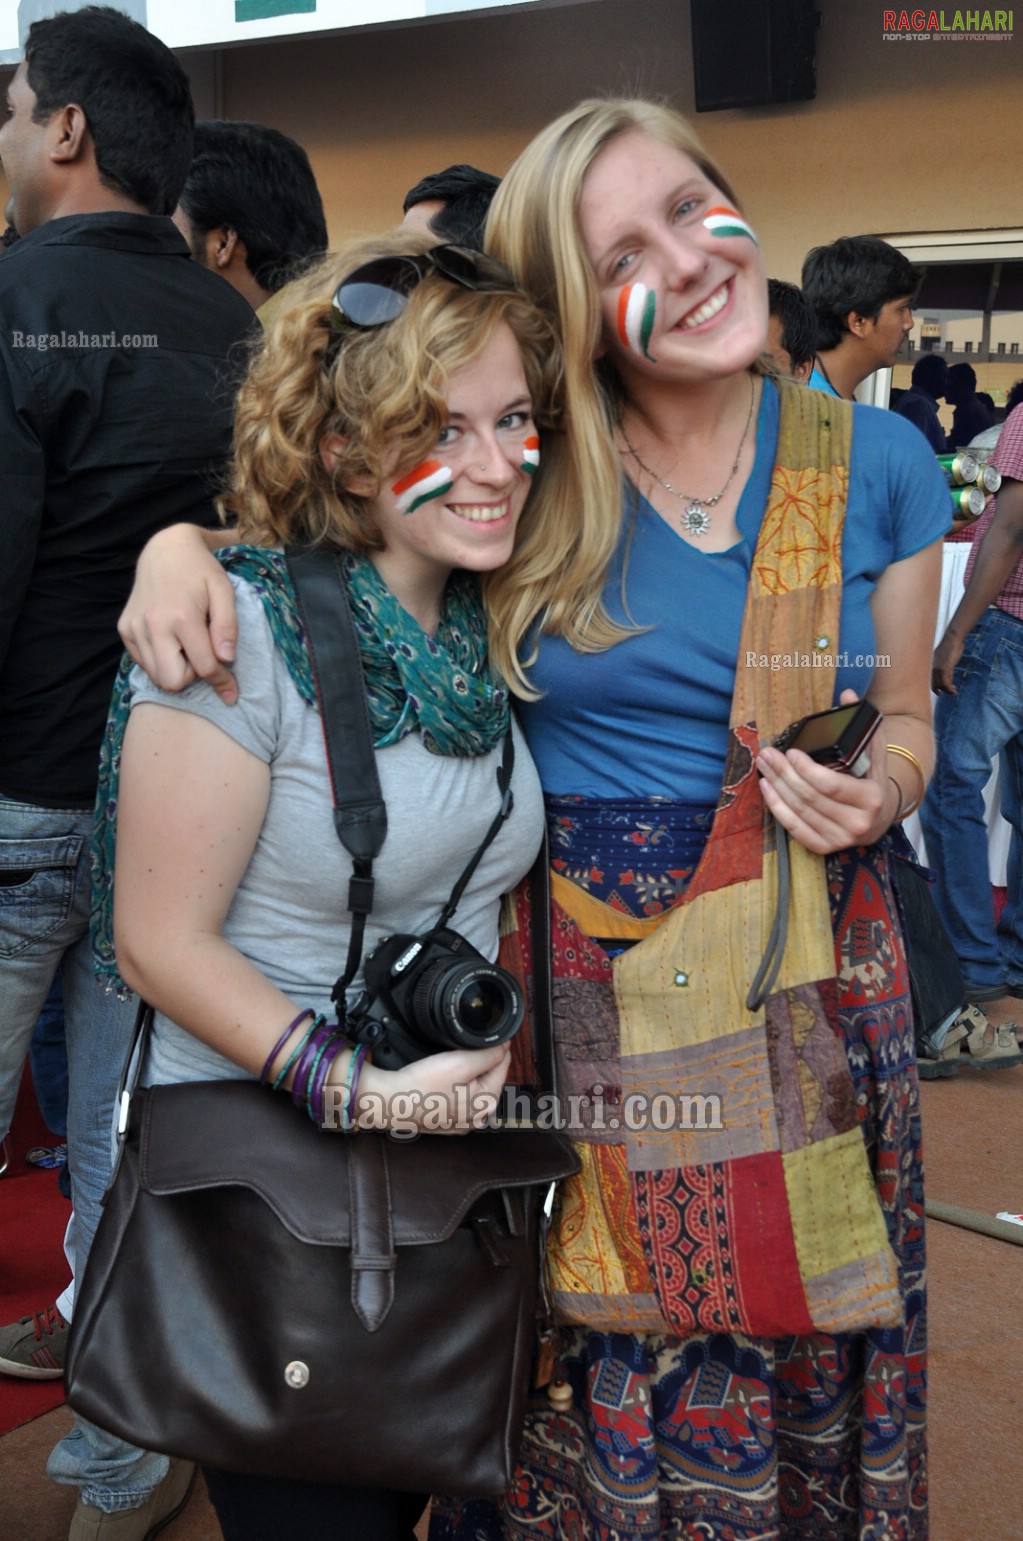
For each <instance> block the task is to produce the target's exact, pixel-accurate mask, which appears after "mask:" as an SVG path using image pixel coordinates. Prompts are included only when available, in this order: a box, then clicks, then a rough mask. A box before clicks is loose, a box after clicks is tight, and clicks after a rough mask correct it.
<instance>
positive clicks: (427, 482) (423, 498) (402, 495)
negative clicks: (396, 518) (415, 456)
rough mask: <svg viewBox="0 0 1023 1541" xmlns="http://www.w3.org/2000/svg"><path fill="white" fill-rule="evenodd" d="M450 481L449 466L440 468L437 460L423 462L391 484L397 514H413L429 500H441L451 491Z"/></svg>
mask: <svg viewBox="0 0 1023 1541" xmlns="http://www.w3.org/2000/svg"><path fill="white" fill-rule="evenodd" d="M451 480H452V478H451V467H450V466H442V465H441V463H440V461H439V460H424V461H423V462H422V464H421V465H417V466H416V467H415V468H414V469H413V470H411V471H409V473H408V475H407V476H403V477H402V478H401V480H400V481H397V482H394V483H393V485H392V487H391V491H392V493H393V494H394V496H395V498H396V499H397V502H398V512H399V513H400V514H414V513H415V511H416V509H417V508H419V507H420V506H421V504H423V503H429V501H430V499H431V498H442V497H443V496H444V494H445V493H446V492H450V491H451Z"/></svg>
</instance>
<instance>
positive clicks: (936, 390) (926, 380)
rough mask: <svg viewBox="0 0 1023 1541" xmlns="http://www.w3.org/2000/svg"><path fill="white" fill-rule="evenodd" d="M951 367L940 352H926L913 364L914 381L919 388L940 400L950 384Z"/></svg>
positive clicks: (934, 398)
mask: <svg viewBox="0 0 1023 1541" xmlns="http://www.w3.org/2000/svg"><path fill="white" fill-rule="evenodd" d="M948 376H949V367H948V365H947V364H946V362H945V360H944V359H943V358H942V356H941V354H940V353H925V354H924V355H923V357H922V358H919V359H917V361H916V363H915V364H914V365H913V373H912V377H911V378H912V381H913V384H914V385H915V386H916V388H917V389H918V390H921V391H926V393H927V395H928V396H930V397H932V399H933V400H934V401H940V400H941V398H942V396H944V394H945V391H946V389H947V386H948Z"/></svg>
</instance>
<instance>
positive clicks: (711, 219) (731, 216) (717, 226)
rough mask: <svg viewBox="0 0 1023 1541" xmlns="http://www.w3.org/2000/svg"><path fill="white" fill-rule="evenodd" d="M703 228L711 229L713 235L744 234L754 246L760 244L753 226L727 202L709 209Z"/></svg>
mask: <svg viewBox="0 0 1023 1541" xmlns="http://www.w3.org/2000/svg"><path fill="white" fill-rule="evenodd" d="M703 228H704V229H705V230H709V231H710V233H711V235H721V236H733V235H744V236H746V237H747V239H748V240H750V241H752V242H753V245H754V246H759V245H760V242H759V241H758V240H757V238H756V236H755V235H754V234H753V226H752V225H748V224H747V223H746V221H745V220H744V219H743V217H742V215H741V214H740V213H739V211H738V209H733V208H731V207H730V206H729V205H728V204H727V203H720V204H718V206H717V208H714V209H708V210H707V213H706V214H705V216H704V220H703Z"/></svg>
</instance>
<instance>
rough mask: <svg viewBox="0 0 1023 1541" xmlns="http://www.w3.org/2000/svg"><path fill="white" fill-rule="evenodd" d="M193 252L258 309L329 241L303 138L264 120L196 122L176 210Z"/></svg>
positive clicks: (181, 227)
mask: <svg viewBox="0 0 1023 1541" xmlns="http://www.w3.org/2000/svg"><path fill="white" fill-rule="evenodd" d="M174 223H175V224H176V225H177V227H178V229H179V230H180V231H181V233H182V235H183V236H184V237H185V239H186V241H187V242H188V244H189V246H190V247H191V250H192V256H193V257H194V258H195V260H196V261H197V262H199V263H201V264H202V266H203V267H207V268H211V269H212V270H213V271H214V272H217V273H220V275H221V276H222V277H223V278H226V279H227V281H228V283H230V284H233V286H234V287H235V288H236V289H237V290H238V291H239V293H240V294H242V295H244V297H245V298H246V299H247V300H248V301H249V303H250V304H251V305H252V307H253V309H254V310H258V308H259V307H260V306H261V305H262V304H264V302H265V301H266V300H267V299H269V297H270V295H271V294H276V292H277V290H278V289H280V288H282V287H283V286H284V285H285V284H286V283H287V282H288V280H289V279H290V278H293V277H294V275H295V273H296V272H297V271H298V270H299V269H300V268H301V267H302V266H303V264H304V263H306V262H307V261H308V260H309V259H310V258H312V257H315V256H318V255H319V254H320V253H321V252H324V251H326V249H327V225H326V221H325V219H324V217H323V204H322V202H321V200H320V194H319V190H318V189H317V186H316V179H315V177H314V176H313V171H312V167H311V166H310V164H309V157H308V156H307V155H306V153H305V151H304V150H303V149H302V146H301V145H299V144H296V143H295V141H294V140H293V139H289V138H288V136H287V134H281V133H279V132H278V131H277V129H274V128H265V127H264V126H263V125H262V124H260V123H222V122H209V123H197V124H196V127H195V149H194V153H193V156H192V163H191V165H190V166H189V168H188V175H187V177H186V179H185V185H184V188H183V190H182V193H181V198H180V200H179V202H178V206H177V208H176V209H175V211H174Z"/></svg>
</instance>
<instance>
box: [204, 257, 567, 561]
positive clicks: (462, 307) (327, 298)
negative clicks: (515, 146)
mask: <svg viewBox="0 0 1023 1541" xmlns="http://www.w3.org/2000/svg"><path fill="white" fill-rule="evenodd" d="M436 244H437V242H436V240H435V239H431V238H429V237H428V236H426V235H417V234H415V233H413V232H411V231H408V230H402V231H395V232H394V233H393V234H389V235H385V236H378V237H376V238H375V239H373V240H372V241H361V242H359V243H355V244H352V245H349V246H348V247H346V248H345V249H344V250H343V251H341V252H339V253H335V254H331V255H330V256H328V257H325V258H324V259H323V260H322V261H321V262H319V263H318V264H317V265H316V266H315V267H314V268H313V269H312V270H311V271H310V272H308V273H307V274H305V275H304V276H303V277H302V278H300V279H298V280H297V281H296V282H295V283H293V284H290V285H289V286H288V289H287V297H286V300H285V302H284V303H283V304H282V305H281V307H280V309H279V310H278V312H277V314H276V315H275V317H274V319H273V320H272V322H271V323H270V327H269V329H268V331H267V333H266V335H265V337H264V338H262V339H261V341H260V342H258V343H257V344H256V346H255V350H254V352H253V356H252V359H251V362H250V365H249V370H248V374H247V375H246V378H245V380H244V383H243V384H242V387H241V390H240V392H239V395H238V406H237V412H236V416H235V429H234V457H233V460H232V464H231V468H230V472H229V480H228V486H227V490H226V491H225V493H224V494H223V496H222V497H221V498H220V500H219V501H220V508H221V513H222V515H223V516H224V517H228V516H233V517H234V518H236V520H237V523H238V536H239V539H241V540H243V541H247V542H249V543H251V544H253V545H261V546H270V545H286V544H289V543H296V544H302V543H312V544H318V543H326V544H329V545H333V546H338V547H341V548H343V549H346V550H350V551H359V552H368V551H373V550H379V549H380V547H381V545H382V540H381V537H380V535H379V532H378V531H377V529H376V528H375V525H374V523H373V520H372V518H371V515H370V509H369V499H368V498H366V497H363V496H361V495H358V494H356V493H353V492H352V491H350V490H348V489H349V488H350V487H351V485H352V484H353V483H355V484H357V483H359V482H363V483H366V484H370V485H372V486H373V487H379V486H381V485H382V484H383V482H384V480H385V478H386V479H388V480H390V479H392V478H393V477H395V476H400V475H401V473H402V472H403V471H406V470H409V469H411V467H412V466H414V465H416V464H417V463H418V462H419V461H421V460H422V459H423V457H424V455H426V454H427V453H428V451H429V450H430V449H431V448H432V447H433V445H434V443H435V442H436V439H437V435H438V433H439V432H440V430H441V429H442V428H443V427H444V426H445V424H446V422H447V384H448V381H449V379H450V377H451V375H452V374H453V373H454V372H455V371H456V370H458V369H461V368H462V367H463V366H465V365H466V364H469V363H471V362H472V361H473V360H474V359H475V358H476V357H478V355H479V354H480V353H481V352H482V351H483V349H484V348H485V347H486V346H487V344H488V342H489V341H490V339H491V337H492V336H493V334H494V332H495V330H496V328H497V327H498V326H500V325H501V324H502V323H504V324H506V325H507V326H508V327H509V328H510V329H511V331H512V333H513V335H514V337H515V340H516V342H517V343H518V346H519V351H520V354H521V356H522V364H523V371H524V373H525V377H526V384H527V387H528V389H529V393H530V396H531V398H532V401H533V408H534V416H535V418H536V420H537V422H538V424H542V425H543V426H545V427H548V426H549V427H551V428H553V427H554V426H555V419H554V403H555V400H556V396H557V389H558V383H559V379H560V350H559V348H558V345H557V342H556V339H555V337H554V335H553V331H552V328H551V326H550V323H549V322H548V321H547V320H546V319H545V317H544V316H543V315H542V314H541V312H540V310H539V308H538V307H537V306H536V305H534V304H533V302H532V300H530V299H529V298H528V297H527V296H526V295H525V294H524V293H523V292H522V291H521V290H519V289H514V288H509V289H508V290H506V291H505V290H501V291H491V290H486V291H475V290H469V289H465V288H463V287H462V286H461V285H459V284H456V283H453V282H451V281H450V280H448V279H446V278H442V277H440V276H439V275H437V274H433V273H431V274H429V275H428V276H427V277H426V278H424V279H423V281H422V282H421V283H419V284H418V285H417V286H416V287H415V288H414V289H413V290H412V292H411V294H410V295H409V300H408V304H407V305H406V307H405V309H404V310H403V311H402V312H401V314H400V315H399V316H398V317H397V318H396V319H395V320H394V321H391V322H389V323H388V324H387V325H386V326H380V327H374V328H372V329H367V330H356V329H352V330H349V331H346V332H339V330H338V329H337V327H336V325H335V323H334V321H333V319H332V318H333V316H334V315H335V312H334V310H333V305H332V300H333V296H334V292H335V290H336V289H337V287H338V284H339V283H340V282H341V280H342V278H344V277H345V276H346V275H347V274H349V273H351V272H352V271H353V270H354V269H355V268H356V267H359V266H360V265H361V264H362V263H364V262H370V261H373V260H374V259H375V258H378V257H385V256H390V255H399V254H400V255H420V254H421V253H423V252H425V251H427V250H428V249H429V248H430V247H431V246H434V245H436ZM331 433H336V434H338V435H340V440H339V444H340V447H339V449H338V452H337V456H336V459H335V462H334V464H333V465H332V466H331V468H329V469H328V468H327V466H325V465H324V463H323V461H322V459H321V456H320V443H321V440H322V439H323V438H324V436H325V435H326V434H331ZM396 451H397V460H395V452H396ZM542 481H543V470H541V473H540V474H539V475H538V476H537V478H536V482H537V483H538V484H540V485H541V486H542ZM537 490H538V491H539V490H540V488H539V487H538V488H537Z"/></svg>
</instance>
